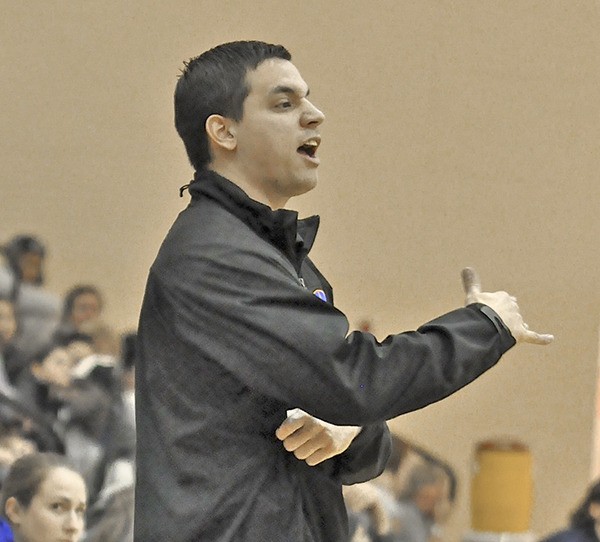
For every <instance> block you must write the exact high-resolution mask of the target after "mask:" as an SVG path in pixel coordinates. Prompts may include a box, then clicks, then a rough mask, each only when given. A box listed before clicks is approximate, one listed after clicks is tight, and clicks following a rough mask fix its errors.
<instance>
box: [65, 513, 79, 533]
mask: <svg viewBox="0 0 600 542" xmlns="http://www.w3.org/2000/svg"><path fill="white" fill-rule="evenodd" d="M83 522H84V519H83V517H81V515H80V514H78V513H77V510H70V511H69V512H68V513H67V515H66V517H65V522H64V524H63V528H64V530H65V532H66V533H69V534H74V533H79V532H81V531H82V530H83Z"/></svg>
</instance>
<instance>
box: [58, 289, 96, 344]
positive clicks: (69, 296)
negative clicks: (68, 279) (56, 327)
mask: <svg viewBox="0 0 600 542" xmlns="http://www.w3.org/2000/svg"><path fill="white" fill-rule="evenodd" d="M103 305H104V301H103V299H102V295H101V294H100V290H98V288H96V287H95V286H92V285H91V284H83V285H78V286H75V287H73V288H71V289H70V290H69V291H68V292H67V293H66V295H65V300H64V304H63V311H62V317H61V323H60V331H61V332H63V333H68V332H73V331H81V326H82V325H83V324H84V323H85V322H89V321H94V320H97V319H99V318H100V314H101V313H102V308H103Z"/></svg>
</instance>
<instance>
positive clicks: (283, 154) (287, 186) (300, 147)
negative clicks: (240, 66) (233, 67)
mask: <svg viewBox="0 0 600 542" xmlns="http://www.w3.org/2000/svg"><path fill="white" fill-rule="evenodd" d="M246 84H247V85H248V87H249V94H248V96H247V97H246V99H245V101H244V109H243V117H242V120H240V121H239V122H235V123H234V124H233V129H234V132H235V137H236V147H235V150H234V156H233V162H234V163H233V166H234V168H235V171H236V173H237V174H238V176H239V179H233V180H235V181H237V180H240V181H242V182H241V183H240V184H242V187H244V184H245V185H246V186H249V187H251V188H252V189H253V190H254V191H258V193H259V194H260V196H263V197H261V198H260V199H261V200H262V201H263V202H268V204H269V205H270V206H271V207H273V208H278V207H282V206H283V205H285V203H286V202H287V200H288V199H289V198H291V197H292V196H297V195H300V194H303V193H305V192H308V191H309V190H311V189H312V188H314V187H315V185H316V183H317V168H318V166H319V159H318V158H317V157H316V151H317V147H318V146H319V143H320V141H321V138H320V136H319V125H320V124H321V123H322V122H323V120H324V118H325V117H324V115H323V113H321V111H319V110H318V109H317V108H316V107H315V106H314V105H313V104H312V103H311V102H310V101H309V100H308V98H307V96H308V86H307V84H306V83H305V81H304V80H303V79H302V77H301V76H300V73H299V72H298V70H297V69H296V67H295V66H294V65H293V64H292V63H291V62H288V61H287V60H282V59H268V60H265V61H264V62H262V63H261V64H259V65H258V67H257V68H256V70H253V71H250V72H248V74H247V76H246ZM252 195H253V194H252V193H251V196H252ZM257 199H258V198H257Z"/></svg>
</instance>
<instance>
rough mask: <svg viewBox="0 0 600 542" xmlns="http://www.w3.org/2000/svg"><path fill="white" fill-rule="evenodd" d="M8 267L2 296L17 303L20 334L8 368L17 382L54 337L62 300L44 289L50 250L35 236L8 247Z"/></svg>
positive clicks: (0, 280) (0, 273)
mask: <svg viewBox="0 0 600 542" xmlns="http://www.w3.org/2000/svg"><path fill="white" fill-rule="evenodd" d="M2 252H3V254H4V257H5V260H6V265H5V266H4V267H0V295H3V296H7V297H9V298H10V299H12V300H13V301H14V303H15V308H16V313H17V319H18V321H19V326H18V332H17V335H16V337H15V342H14V349H15V355H14V356H11V359H10V363H9V364H8V366H7V370H8V376H9V377H10V379H11V380H12V381H13V382H14V381H15V380H16V379H17V378H18V373H19V372H20V370H21V369H22V367H23V366H24V365H25V364H26V363H27V360H28V359H30V358H31V356H32V355H33V354H35V353H36V352H37V351H38V350H39V349H40V348H41V347H42V346H44V345H45V344H46V343H47V342H48V341H49V340H50V338H51V336H52V333H53V332H54V330H55V329H56V326H57V324H58V321H59V316H60V300H59V298H58V297H57V296H55V295H54V294H51V293H49V292H48V291H46V290H45V289H44V288H43V285H44V260H45V257H46V249H45V247H44V245H43V244H42V243H41V242H40V241H39V240H38V239H37V238H35V237H33V236H30V235H18V236H16V237H14V238H13V239H11V240H10V241H9V242H8V243H7V244H6V245H5V246H4V247H3V251H2Z"/></svg>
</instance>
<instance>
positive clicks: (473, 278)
mask: <svg viewBox="0 0 600 542" xmlns="http://www.w3.org/2000/svg"><path fill="white" fill-rule="evenodd" d="M461 278H462V284H463V289H464V291H465V294H467V302H469V303H472V302H473V301H475V300H476V296H477V295H479V294H480V293H481V280H480V278H479V275H478V273H477V271H475V269H473V268H472V267H465V268H464V269H463V270H462V272H461Z"/></svg>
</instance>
